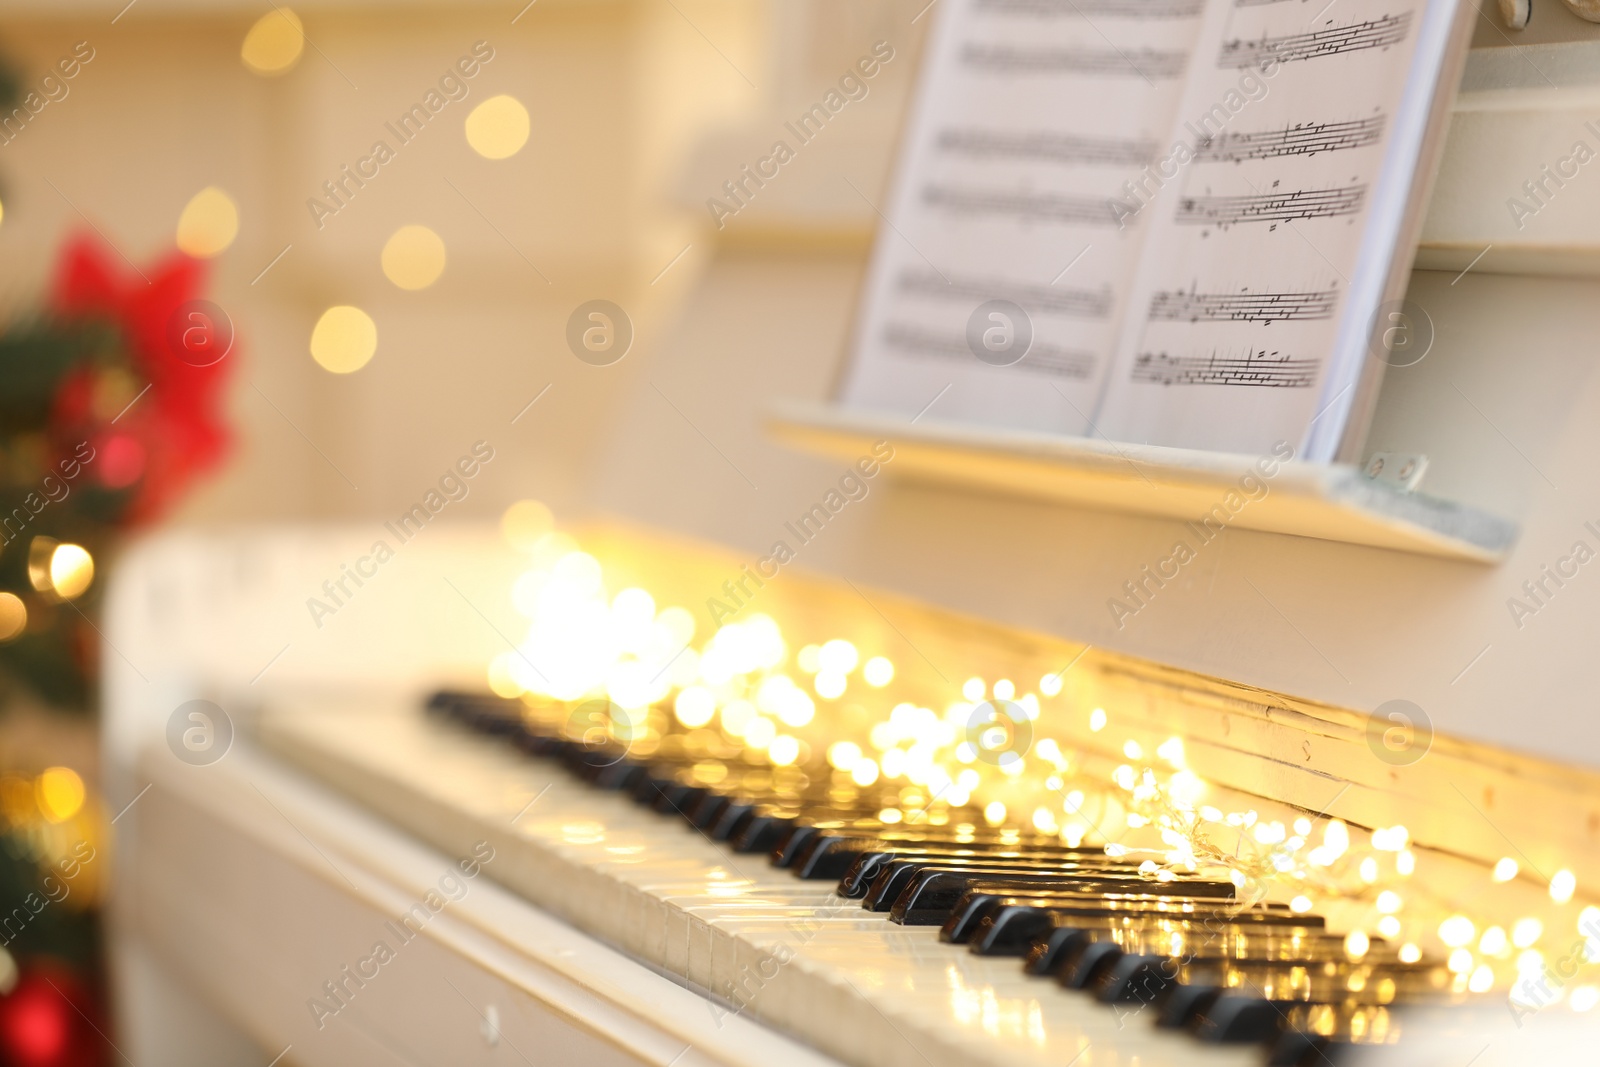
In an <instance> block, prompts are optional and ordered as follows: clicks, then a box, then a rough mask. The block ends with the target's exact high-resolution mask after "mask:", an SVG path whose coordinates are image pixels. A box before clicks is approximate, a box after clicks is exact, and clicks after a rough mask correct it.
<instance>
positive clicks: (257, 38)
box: [239, 7, 306, 76]
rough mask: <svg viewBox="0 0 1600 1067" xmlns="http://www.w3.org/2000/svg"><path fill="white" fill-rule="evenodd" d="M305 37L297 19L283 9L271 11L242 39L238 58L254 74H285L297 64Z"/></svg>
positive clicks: (304, 45) (298, 17)
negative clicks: (242, 42)
mask: <svg viewBox="0 0 1600 1067" xmlns="http://www.w3.org/2000/svg"><path fill="white" fill-rule="evenodd" d="M305 47H306V34H305V29H304V28H303V27H302V26H301V25H300V16H299V15H296V14H295V13H294V12H293V11H291V10H289V9H288V8H286V7H274V8H273V9H272V10H271V11H269V12H267V13H266V14H265V15H262V16H261V17H260V18H259V19H257V20H256V23H255V25H253V26H251V27H250V32H249V33H247V34H245V35H244V44H242V45H241V46H240V47H239V58H240V59H242V60H244V65H245V66H246V67H249V68H250V69H251V70H253V71H255V72H256V73H257V74H263V75H269V76H270V75H274V74H286V73H288V72H289V71H291V70H293V69H294V65H295V64H296V63H298V62H300V53H301V52H303V51H305Z"/></svg>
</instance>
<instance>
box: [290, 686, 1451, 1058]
mask: <svg viewBox="0 0 1600 1067" xmlns="http://www.w3.org/2000/svg"><path fill="white" fill-rule="evenodd" d="M430 709H431V711H433V712H434V713H435V714H433V715H431V716H428V717H424V716H422V715H418V714H415V713H414V712H412V713H407V714H385V715H380V716H372V715H348V714H342V715H337V716H330V715H326V714H318V715H298V716H297V715H277V716H271V717H268V718H267V719H266V720H265V721H264V723H263V738H264V740H265V742H266V743H267V744H268V746H269V747H271V748H273V749H274V750H276V751H277V752H279V753H280V754H281V755H283V756H285V757H287V758H289V759H290V760H292V761H293V762H296V763H298V764H299V765H301V766H302V767H305V768H307V769H309V770H311V771H312V772H313V773H315V774H317V775H318V776H319V777H320V778H322V779H324V780H325V781H327V782H328V783H329V784H331V785H333V786H335V787H336V788H339V789H341V790H343V791H345V792H346V793H348V794H350V795H352V796H354V797H355V798H356V799H357V800H359V801H362V802H365V803H367V804H368V805H369V806H372V807H374V808H376V809H377V810H380V811H382V812H383V813H384V814H386V815H388V816H389V817H390V818H393V819H396V820H398V821H399V822H401V823H402V824H403V825H404V826H406V827H407V828H408V829H410V830H412V831H413V832H414V833H416V834H418V835H419V836H421V837H423V838H424V839H426V840H428V841H430V843H432V844H435V845H436V846H438V847H441V848H448V849H459V848H461V847H462V846H463V845H465V844H467V843H469V842H470V841H472V840H477V839H480V838H483V837H488V838H489V840H490V841H491V843H493V844H494V845H495V847H496V848H497V850H500V851H501V852H502V853H503V854H504V855H507V856H509V857H512V859H510V860H508V861H507V862H505V863H504V864H499V863H497V865H496V870H495V872H494V876H495V877H496V878H498V879H499V880H502V881H504V882H506V883H507V884H508V885H509V886H510V887H511V888H513V889H515V890H517V891H518V892H520V893H522V894H523V895H524V896H526V897H527V898H529V899H530V900H531V901H532V902H533V903H535V904H537V905H539V906H541V907H543V908H545V909H547V910H549V911H551V912H553V913H555V914H557V915H560V916H561V917H563V918H565V919H567V920H568V921H570V922H572V923H573V924H575V925H577V926H578V927H580V928H581V929H583V930H585V931H586V932H589V933H591V934H593V935H595V936H598V937H600V938H602V939H605V940H607V941H609V942H611V943H613V944H614V945H616V946H618V947H619V948H621V949H623V950H624V951H626V952H628V953H630V954H631V955H632V956H634V957H635V958H637V959H639V960H641V961H643V962H645V963H647V964H648V965H650V966H652V967H653V968H655V969H657V970H658V971H661V972H663V973H665V974H667V975H669V976H671V977H673V978H675V979H676V980H679V981H681V982H683V983H684V984H685V985H688V986H690V987H693V988H695V989H697V990H699V991H701V992H703V993H705V994H707V995H708V1000H707V1010H708V1012H709V1013H711V1015H712V1017H713V1018H717V1017H719V1015H720V1014H725V1013H729V1012H738V1013H749V1014H750V1015H751V1016H752V1017H755V1018H759V1019H761V1020H763V1021H765V1022H767V1023H769V1024H771V1025H773V1026H776V1027H778V1028H780V1029H782V1030H785V1031H787V1032H789V1033H791V1034H794V1035H796V1036H798V1037H799V1038H801V1039H802V1040H804V1041H806V1042H807V1043H809V1044H811V1045H813V1046H815V1047H817V1048H819V1049H821V1050H822V1051H825V1052H827V1053H828V1054H830V1055H832V1056H835V1057H837V1058H838V1059H840V1060H842V1061H845V1062H848V1063H855V1064H873V1065H878V1064H904V1065H908V1067H915V1065H918V1064H927V1065H940V1067H942V1065H944V1064H989V1063H993V1064H1006V1065H1008V1067H1009V1065H1017V1064H1029V1063H1038V1064H1046V1063H1049V1064H1056V1065H1061V1064H1067V1063H1073V1064H1078V1065H1081V1067H1124V1065H1126V1067H1132V1065H1135V1064H1137V1065H1139V1067H1158V1065H1165V1064H1212V1063H1214V1064H1241V1065H1242V1064H1252V1065H1255V1064H1262V1063H1271V1064H1286V1065H1287V1064H1319V1065H1320V1064H1337V1063H1341V1062H1350V1060H1349V1056H1348V1053H1350V1052H1351V1050H1353V1049H1356V1048H1358V1047H1360V1046H1366V1045H1383V1044H1387V1043H1391V1042H1393V1041H1394V1040H1395V1039H1396V1037H1397V1036H1398V1035H1399V1033H1400V1031H1401V1029H1402V1024H1403V1025H1404V1026H1406V1027H1411V1026H1413V1025H1422V1024H1424V1023H1426V1022H1429V1021H1432V1020H1436V1019H1445V1020H1448V1019H1450V1018H1452V1017H1455V1016H1456V1014H1457V1013H1456V1009H1457V1008H1458V1006H1459V1004H1460V1003H1461V1001H1462V1000H1463V999H1464V998H1463V996H1462V995H1461V994H1460V993H1458V992H1455V991H1454V990H1456V989H1458V988H1459V983H1456V984H1452V982H1451V979H1452V977H1453V976H1452V975H1451V974H1450V973H1449V972H1448V971H1447V970H1446V969H1445V967H1444V966H1443V963H1442V961H1439V960H1435V959H1429V958H1426V957H1424V958H1421V959H1416V958H1412V959H1404V958H1402V955H1401V954H1400V953H1398V952H1397V951H1396V950H1395V948H1394V947H1393V946H1391V945H1388V944H1386V943H1384V942H1383V941H1381V940H1380V939H1378V938H1376V937H1373V938H1371V939H1370V940H1368V941H1367V943H1366V944H1364V945H1354V944H1352V943H1349V942H1347V941H1346V939H1345V938H1344V937H1342V936H1338V935H1336V934H1333V933H1330V932H1329V931H1328V930H1327V929H1326V928H1325V926H1324V923H1323V920H1322V919H1320V918H1319V917H1317V916H1314V915H1310V914H1297V913H1294V912H1292V911H1290V910H1289V909H1288V908H1286V907H1284V906H1282V905H1273V904H1254V905H1251V904H1249V903H1248V902H1246V901H1243V900H1239V899H1237V898H1236V897H1235V892H1236V890H1235V886H1234V885H1233V883H1232V882H1231V881H1226V880H1217V879H1214V878H1208V877H1205V876H1202V875H1192V876H1185V875H1176V876H1175V875H1172V874H1171V873H1166V874H1164V875H1162V876H1161V877H1156V876H1153V875H1151V874H1148V873H1144V872H1141V871H1140V869H1139V867H1138V866H1137V865H1136V864H1134V863H1132V862H1130V861H1128V860H1125V859H1119V858H1116V857H1111V856H1108V855H1106V853H1105V850H1103V849H1101V848H1095V847H1089V846H1084V847H1078V848H1071V847H1068V846H1067V845H1065V844H1063V843H1062V840H1061V838H1059V837H1057V836H1054V835H1045V834H1036V833H1032V832H1024V831H1020V830H998V829H991V828H989V827H987V826H984V825H983V822H982V819H981V816H980V815H979V814H978V813H976V812H963V811H961V810H960V809H947V810H948V812H949V818H948V819H947V820H946V821H945V824H944V825H942V826H930V825H925V824H924V823H923V822H921V821H918V820H917V819H916V815H917V814H918V813H916V812H911V813H904V814H903V815H901V817H900V818H899V819H898V820H897V821H891V820H890V819H889V818H886V817H885V811H886V810H892V805H893V804H894V803H895V802H896V801H895V800H894V799H891V797H890V794H888V793H887V792H880V791H878V790H874V789H873V788H870V787H847V788H839V787H838V786H837V785H835V784H833V783H832V782H828V781H826V776H825V775H817V774H815V773H813V774H810V775H808V774H806V773H804V772H802V771H800V770H798V769H795V768H773V767H770V766H762V765H759V764H754V763H749V762H746V761H742V760H738V759H730V760H726V761H723V762H721V763H716V762H711V763H709V764H708V762H707V761H706V760H704V759H696V760H689V759H687V758H685V757H682V756H678V757H674V756H673V755H672V753H671V752H670V751H669V747H670V746H668V745H662V746H661V747H660V749H659V750H657V751H655V752H653V753H652V754H651V755H650V756H649V757H648V758H646V757H645V756H643V755H641V754H640V753H639V752H634V753H631V754H630V753H627V752H624V751H622V750H621V749H617V748H613V747H612V746H610V745H609V744H607V743H604V742H601V743H585V742H584V741H583V740H575V739H574V738H573V737H572V736H571V735H570V732H568V731H563V730H562V729H560V723H559V720H557V721H556V722H555V724H554V725H552V724H551V723H543V724H541V722H540V721H539V720H537V719H534V718H526V717H525V716H524V705H523V704H522V703H521V702H520V701H502V700H500V699H498V698H492V697H487V696H475V695H466V694H448V693H447V694H440V695H438V696H436V697H435V698H433V700H432V701H431V702H430ZM463 726H465V727H466V728H467V729H466V730H463V729H462V727H463ZM474 735H476V736H474ZM486 742H487V743H486ZM529 757H533V758H529ZM712 779H716V780H715V781H713V780H712ZM968 816H970V818H969V817H968ZM675 824H676V825H675ZM684 824H687V825H684ZM502 845H504V846H505V847H504V848H502ZM1358 950H1359V951H1358ZM1402 1006H1403V1007H1405V1008H1406V1011H1405V1013H1404V1014H1402V1013H1401V1012H1399V1011H1398V1010H1397V1009H1399V1008H1401V1007H1402Z"/></svg>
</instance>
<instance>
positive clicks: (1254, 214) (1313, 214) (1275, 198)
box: [1173, 185, 1367, 226]
mask: <svg viewBox="0 0 1600 1067" xmlns="http://www.w3.org/2000/svg"><path fill="white" fill-rule="evenodd" d="M1366 195H1367V187H1366V186H1365V185H1352V186H1348V187H1345V188H1340V189H1296V190H1294V191H1293V192H1288V193H1261V194H1255V195H1250V196H1186V197H1184V198H1183V199H1181V200H1179V201H1178V211H1177V214H1176V215H1174V216H1173V220H1174V221H1175V222H1179V223H1184V224H1188V225H1191V226H1233V225H1237V224H1239V223H1243V222H1293V221H1295V220H1297V219H1328V218H1337V217H1339V216H1341V215H1354V214H1357V213H1358V212H1360V210H1361V208H1362V205H1363V204H1364V203H1365V202H1366Z"/></svg>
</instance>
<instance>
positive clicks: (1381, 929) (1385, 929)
mask: <svg viewBox="0 0 1600 1067" xmlns="http://www.w3.org/2000/svg"><path fill="white" fill-rule="evenodd" d="M1378 933H1380V934H1382V935H1383V936H1384V937H1399V936H1400V920H1399V919H1397V918H1395V917H1394V916H1393V915H1385V916H1384V917H1383V918H1381V919H1379V920H1378Z"/></svg>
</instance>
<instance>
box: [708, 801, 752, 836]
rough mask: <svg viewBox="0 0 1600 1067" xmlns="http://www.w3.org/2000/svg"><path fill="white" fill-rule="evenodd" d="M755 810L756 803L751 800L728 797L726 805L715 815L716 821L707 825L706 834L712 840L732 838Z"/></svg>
mask: <svg viewBox="0 0 1600 1067" xmlns="http://www.w3.org/2000/svg"><path fill="white" fill-rule="evenodd" d="M755 810H756V805H755V803H754V802H753V801H749V800H739V799H737V798H735V799H730V800H729V801H728V806H727V807H725V808H723V809H722V812H721V814H719V815H718V816H717V819H716V822H714V823H712V824H711V825H710V826H709V827H707V830H706V833H707V836H709V837H710V838H711V840H713V841H730V840H732V838H733V836H734V834H735V833H736V832H738V831H739V830H740V829H742V828H743V827H744V824H745V822H746V821H747V820H748V819H749V818H750V816H751V815H752V814H753V813H754V812H755Z"/></svg>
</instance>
